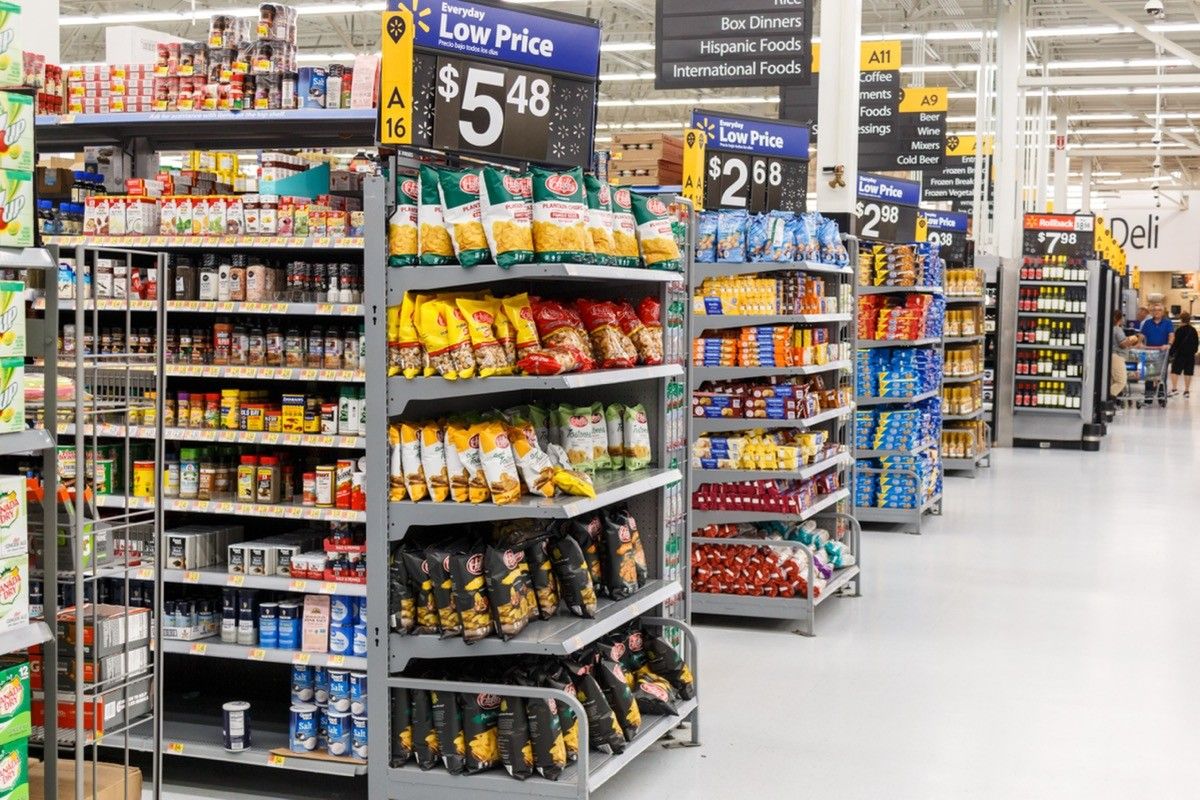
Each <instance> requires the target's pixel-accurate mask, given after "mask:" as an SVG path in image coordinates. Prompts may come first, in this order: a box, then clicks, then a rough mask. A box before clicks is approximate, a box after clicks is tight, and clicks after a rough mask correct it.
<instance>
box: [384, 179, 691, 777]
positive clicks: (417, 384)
mask: <svg viewBox="0 0 1200 800" xmlns="http://www.w3.org/2000/svg"><path fill="white" fill-rule="evenodd" d="M394 166H395V165H393V167H394ZM391 174H392V175H395V174H396V170H395V169H394V168H393V169H392V171H391ZM393 194H394V193H393V192H391V191H386V192H385V187H384V183H383V181H381V180H378V179H370V180H368V181H367V187H366V191H365V206H366V208H367V215H366V218H367V236H366V254H365V258H366V262H365V263H366V265H367V269H366V292H365V297H367V298H368V299H370V298H379V300H378V301H375V302H370V301H368V302H367V303H366V332H367V363H369V364H371V365H372V369H369V370H368V371H367V381H366V383H367V424H368V435H367V459H368V462H369V463H371V464H378V465H384V464H386V463H387V460H388V445H387V426H388V424H389V422H390V421H393V420H396V419H410V420H418V419H423V418H426V417H437V416H444V415H446V414H447V413H451V414H453V413H455V412H458V411H469V410H484V409H488V408H493V407H506V406H508V405H511V404H513V403H519V402H529V401H536V400H539V399H544V398H549V397H553V398H554V399H556V400H557V399H560V398H563V399H569V398H576V399H579V400H582V399H584V398H587V400H588V402H592V401H594V400H597V399H599V400H602V401H604V402H628V403H632V402H640V403H642V405H643V406H645V408H646V411H647V416H648V417H649V419H650V432H651V438H652V440H653V441H654V443H655V445H654V460H653V462H652V466H651V468H649V469H646V470H641V471H635V472H627V473H614V474H612V475H597V476H596V479H595V485H596V494H597V496H596V498H594V499H593V498H585V497H573V496H558V497H555V498H552V499H549V500H546V499H537V498H532V497H528V496H523V497H522V498H521V499H520V501H519V502H517V503H515V504H513V505H504V506H497V505H493V504H491V503H483V504H478V505H468V504H458V503H453V502H443V503H433V502H419V503H413V502H411V501H405V502H388V501H387V500H386V498H387V496H388V479H387V471H386V470H385V469H382V468H381V469H372V470H368V472H367V476H366V480H367V483H366V490H367V497H368V502H367V528H368V530H370V531H373V532H381V531H387V537H386V540H387V542H386V543H387V546H384V544H385V543H384V542H383V540H381V539H380V538H379V536H378V535H376V536H374V538H373V545H372V547H370V548H368V551H367V564H368V566H367V571H368V575H371V576H380V577H386V576H387V574H388V559H389V556H390V547H391V545H392V543H397V542H403V541H405V540H407V539H408V538H409V536H410V535H411V534H412V533H413V532H414V531H415V530H416V529H418V528H419V529H421V530H422V533H423V534H424V535H429V536H437V535H439V533H441V532H445V533H446V534H447V535H449V534H450V533H451V532H452V531H453V532H458V531H461V529H462V526H463V525H468V524H471V523H480V522H491V521H496V520H508V519H525V518H534V519H545V520H554V519H569V518H571V517H575V516H578V515H580V514H586V513H590V512H591V511H594V510H597V509H600V508H603V507H606V506H608V505H611V504H613V503H620V502H624V503H626V504H627V505H628V507H629V509H630V512H631V513H632V514H633V515H634V516H635V518H636V519H637V520H638V523H639V525H638V527H639V529H640V531H641V536H642V540H643V543H644V546H645V548H646V553H647V557H648V561H649V564H648V567H649V574H650V576H651V578H650V580H649V581H648V582H647V583H646V585H644V586H643V587H642V588H641V589H640V590H639V591H638V592H636V593H635V594H634V595H633V596H631V597H628V598H625V599H622V600H619V601H606V600H601V601H600V608H599V610H598V612H597V614H596V617H595V618H594V619H586V620H585V619H578V618H575V617H570V616H566V615H560V616H557V617H555V618H553V619H551V620H546V621H534V622H531V623H530V624H529V626H528V627H527V628H526V629H525V631H524V632H522V633H521V634H520V635H518V636H516V637H514V638H513V639H511V640H509V641H503V640H501V639H499V638H495V637H493V638H487V639H484V640H483V641H480V642H477V643H475V644H472V645H466V644H464V643H463V642H462V641H461V640H452V639H441V638H439V637H430V636H413V635H404V634H401V633H398V632H392V631H390V630H389V629H388V627H387V623H386V621H385V620H383V619H382V617H383V615H373V616H372V621H371V623H370V625H371V627H370V629H369V637H368V640H369V643H368V647H369V654H368V667H367V672H368V681H369V683H370V685H371V686H372V687H373V691H372V692H371V694H370V696H369V701H368V704H369V709H368V714H369V717H370V719H371V720H372V724H371V727H370V733H369V736H370V740H369V748H370V751H371V752H372V753H373V754H376V755H375V758H376V759H378V761H377V764H379V766H376V767H375V768H374V769H372V770H370V771H369V772H368V785H369V794H370V796H371V797H380V798H384V797H409V796H419V797H434V796H438V797H441V796H453V797H455V798H474V797H479V798H485V797H486V798H490V797H515V796H521V795H533V796H538V797H554V796H563V797H577V798H587V797H588V796H589V794H590V792H592V791H594V790H595V789H596V788H598V787H599V786H600V785H602V784H603V783H604V782H605V781H607V780H608V779H609V778H611V777H612V775H615V774H616V773H617V772H618V771H619V770H621V769H623V768H624V767H625V766H627V765H628V764H629V763H630V762H631V761H632V760H633V758H634V757H636V755H638V754H639V753H641V752H642V751H644V750H645V749H646V748H648V747H650V746H651V745H653V744H654V743H656V742H659V741H661V740H662V739H663V738H664V737H667V736H669V735H670V734H671V733H672V731H674V730H675V729H676V728H677V727H678V726H679V725H680V724H681V723H690V728H691V736H690V737H689V738H690V741H691V742H692V743H693V744H695V743H698V741H699V739H698V737H699V716H698V715H699V707H698V704H697V703H696V702H695V701H689V702H687V703H685V704H683V706H682V707H681V708H680V709H679V712H680V714H679V716H678V717H669V718H653V717H647V718H644V719H643V726H642V729H641V733H640V734H639V735H638V736H637V738H636V739H634V741H632V742H630V743H629V744H628V746H627V749H626V751H625V753H624V754H622V755H619V756H605V755H601V754H598V753H594V752H589V749H588V745H587V740H586V733H585V731H584V730H583V729H584V728H585V727H586V725H581V726H580V753H579V761H578V762H577V763H576V764H575V765H573V766H570V767H568V768H567V770H566V771H565V772H564V774H563V775H562V777H561V778H560V779H559V780H558V781H557V782H550V781H545V780H542V779H538V778H531V779H530V780H527V781H523V782H519V781H515V780H513V779H512V778H510V777H509V776H508V775H506V774H504V772H503V771H499V772H496V771H493V772H488V773H482V774H478V775H459V776H455V775H451V774H449V773H447V772H445V771H443V770H441V769H433V770H428V771H424V770H419V769H417V768H415V767H413V766H411V765H410V766H408V767H405V768H394V767H391V768H389V767H388V764H387V759H388V757H389V754H390V753H391V739H392V731H391V730H390V726H389V724H388V720H390V714H391V708H390V703H391V694H392V693H391V691H390V690H392V689H398V688H405V687H407V688H425V689H431V690H438V691H458V692H471V693H479V692H487V693H491V694H498V695H509V696H528V697H548V698H553V699H554V700H556V701H557V702H559V703H563V704H565V705H566V706H567V707H569V708H572V709H573V710H575V711H576V713H577V715H578V716H579V717H580V719H581V720H582V719H586V715H585V714H584V711H583V708H582V706H581V704H580V703H579V701H578V699H576V698H575V697H574V696H573V695H572V696H568V695H567V694H564V693H563V692H559V691H556V690H551V689H541V688H534V687H523V686H522V687H518V686H507V685H496V684H489V683H484V682H453V681H447V680H426V679H418V678H414V677H411V676H405V675H403V674H402V671H403V670H404V669H405V668H406V667H407V666H408V665H409V662H410V661H413V660H415V659H422V660H426V662H428V660H437V661H438V662H440V663H444V664H447V665H449V664H451V663H452V661H451V660H452V659H464V658H475V657H478V658H491V657H503V656H517V655H522V654H542V655H567V654H570V653H573V652H575V651H577V650H579V649H580V648H582V647H584V646H586V645H587V644H589V643H591V642H594V641H596V640H598V639H600V638H601V637H603V636H605V635H606V634H608V633H610V632H612V631H613V630H615V629H617V628H618V627H620V626H622V625H625V624H626V623H629V622H632V621H634V620H637V619H639V618H640V619H641V620H642V624H644V625H649V626H651V627H663V628H666V629H676V630H678V631H679V632H680V635H681V638H682V640H683V641H685V643H686V648H685V649H686V653H687V656H688V660H689V663H691V664H693V665H694V664H696V663H697V660H696V655H697V644H696V640H695V637H694V635H693V634H692V632H691V630H690V628H689V627H688V626H687V624H686V620H687V617H688V614H689V609H688V606H687V596H686V587H685V585H684V584H683V583H682V582H681V578H682V579H683V580H686V576H687V574H688V567H687V544H686V534H687V529H686V526H685V517H684V515H683V513H682V512H683V508H684V498H685V496H686V495H685V484H684V480H683V478H684V476H683V472H682V471H681V469H680V466H681V465H682V464H683V460H684V459H685V458H686V452H685V451H684V450H683V449H682V447H683V446H685V445H686V442H682V441H681V442H678V443H676V444H675V445H674V446H672V444H671V443H670V442H668V441H667V433H668V430H669V419H668V409H667V403H668V398H669V396H670V395H671V394H672V393H673V392H674V393H678V394H680V395H682V393H683V391H682V390H683V387H684V381H685V379H686V370H685V367H684V362H683V358H684V356H685V353H683V352H682V344H683V338H684V337H683V336H682V335H679V336H673V335H672V332H671V329H670V326H669V324H668V320H666V319H665V320H664V333H665V336H664V343H665V345H666V353H665V363H664V364H663V365H661V366H649V367H647V366H643V367H635V368H631V369H621V370H597V371H593V372H582V373H571V374H567V375H556V376H510V377H490V378H481V379H473V380H470V381H455V382H451V381H445V380H443V379H441V378H438V377H431V378H415V379H411V380H409V379H405V378H403V377H399V378H397V377H392V378H387V377H386V374H385V372H384V371H383V370H382V369H374V365H382V364H384V363H386V359H387V321H386V312H387V307H388V305H397V304H399V303H400V302H401V298H402V297H403V294H404V292H406V291H410V290H423V291H444V290H450V289H463V290H464V291H472V290H474V289H476V288H478V287H481V286H490V287H491V288H492V289H493V291H495V292H496V293H501V292H504V293H507V292H510V291H511V292H519V291H522V290H524V289H526V288H531V290H538V289H541V288H542V287H543V286H545V285H546V284H548V283H553V284H556V285H558V286H559V288H570V287H574V289H575V291H576V292H578V293H582V294H585V295H586V296H589V297H592V296H597V295H601V296H610V295H611V296H622V295H628V293H630V292H636V293H639V294H643V295H644V294H651V295H653V296H656V297H657V298H658V299H659V301H660V303H661V306H662V309H663V311H664V314H665V315H667V316H668V317H669V309H670V308H671V306H672V304H673V303H674V304H679V303H680V302H681V300H680V295H681V282H682V280H683V276H682V275H680V274H679V273H669V272H659V271H654V270H642V269H618V268H612V267H602V266H592V265H586V264H530V265H521V266H517V267H514V268H512V269H511V270H503V269H500V268H499V267H496V266H494V265H479V266H475V267H472V268H470V269H463V268H462V267H459V266H452V267H412V268H382V267H380V266H379V265H382V264H384V263H386V257H387V237H386V233H385V231H384V221H385V220H386V219H387V213H386V208H385V206H386V204H387V203H388V202H390V201H389V200H387V199H385V198H391V197H392V196H393ZM693 222H694V220H693ZM692 228H693V229H694V225H692ZM385 299H386V302H384V300H385ZM672 385H674V386H675V389H674V390H673V389H672V388H671V387H672ZM548 393H549V394H548ZM684 419H686V416H685V417H684ZM676 509H678V511H676ZM367 602H368V605H369V606H370V607H371V608H387V607H388V603H389V587H388V582H387V580H379V579H374V578H373V579H372V580H369V581H368V583H367ZM652 614H653V615H654V616H648V615H652Z"/></svg>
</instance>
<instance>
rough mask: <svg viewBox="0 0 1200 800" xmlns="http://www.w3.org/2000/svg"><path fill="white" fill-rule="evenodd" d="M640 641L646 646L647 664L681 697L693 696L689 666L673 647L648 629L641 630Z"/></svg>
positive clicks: (694, 686) (694, 689) (693, 689)
mask: <svg viewBox="0 0 1200 800" xmlns="http://www.w3.org/2000/svg"><path fill="white" fill-rule="evenodd" d="M642 641H643V642H644V643H645V646H646V664H647V666H649V667H650V669H651V670H652V671H653V672H655V673H657V674H659V675H662V676H663V677H664V678H666V679H667V680H669V681H670V682H671V685H672V686H674V687H675V691H677V692H679V697H680V698H681V699H683V700H691V699H692V698H693V697H695V696H696V681H695V679H694V678H693V677H692V670H691V667H689V666H688V665H687V662H686V661H684V660H683V659H682V658H680V657H679V653H676V652H675V648H674V647H671V645H669V644H668V643H667V642H665V641H663V640H662V639H660V638H659V637H657V636H655V635H654V634H652V633H650V632H648V631H646V632H643V634H642Z"/></svg>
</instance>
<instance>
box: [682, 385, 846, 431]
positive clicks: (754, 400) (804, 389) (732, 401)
mask: <svg viewBox="0 0 1200 800" xmlns="http://www.w3.org/2000/svg"><path fill="white" fill-rule="evenodd" d="M852 400H853V398H852V397H851V396H850V392H849V390H848V389H846V388H838V387H835V388H826V386H825V384H824V382H823V381H822V379H821V378H820V377H811V378H780V377H773V378H766V379H755V380H744V381H706V382H704V383H703V384H701V386H700V389H699V390H697V391H694V392H693V393H692V416H693V417H703V418H716V417H720V418H730V419H761V420H764V421H770V420H785V419H804V418H806V417H812V416H816V415H817V414H821V413H824V412H826V411H831V410H833V409H836V408H843V407H845V406H848V405H849V404H850V403H851V402H852Z"/></svg>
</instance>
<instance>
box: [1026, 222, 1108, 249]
mask: <svg viewBox="0 0 1200 800" xmlns="http://www.w3.org/2000/svg"><path fill="white" fill-rule="evenodd" d="M1022 252H1023V253H1024V254H1025V255H1027V256H1066V257H1067V258H1091V257H1092V256H1093V255H1094V254H1095V252H1096V218H1095V217H1093V216H1092V215H1091V214H1026V215H1025V236H1024V241H1023V247H1022Z"/></svg>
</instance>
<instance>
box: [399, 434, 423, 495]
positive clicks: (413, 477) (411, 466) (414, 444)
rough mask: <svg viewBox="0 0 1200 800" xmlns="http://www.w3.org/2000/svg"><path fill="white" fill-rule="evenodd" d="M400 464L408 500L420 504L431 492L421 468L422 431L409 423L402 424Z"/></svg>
mask: <svg viewBox="0 0 1200 800" xmlns="http://www.w3.org/2000/svg"><path fill="white" fill-rule="evenodd" d="M400 463H401V466H402V468H403V470H404V485H405V486H406V487H407V488H408V498H409V499H410V500H412V501H413V502H414V503H419V502H420V501H422V500H424V499H425V498H426V496H427V495H428V491H429V490H428V487H427V486H426V484H425V469H424V467H422V466H421V429H420V428H418V427H417V426H416V425H413V424H411V423H408V422H402V423H400Z"/></svg>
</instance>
